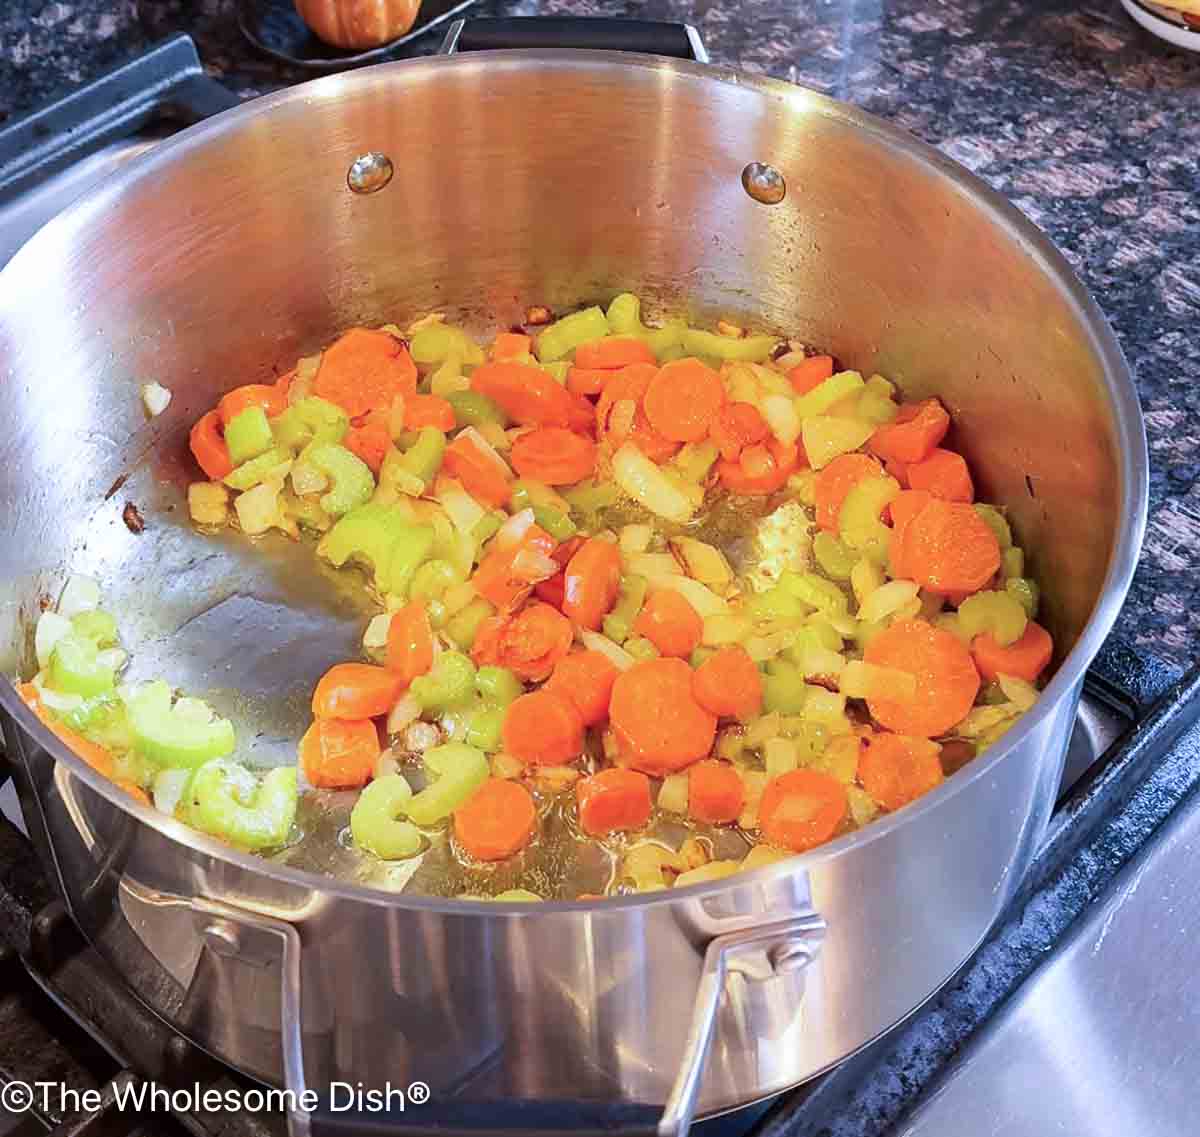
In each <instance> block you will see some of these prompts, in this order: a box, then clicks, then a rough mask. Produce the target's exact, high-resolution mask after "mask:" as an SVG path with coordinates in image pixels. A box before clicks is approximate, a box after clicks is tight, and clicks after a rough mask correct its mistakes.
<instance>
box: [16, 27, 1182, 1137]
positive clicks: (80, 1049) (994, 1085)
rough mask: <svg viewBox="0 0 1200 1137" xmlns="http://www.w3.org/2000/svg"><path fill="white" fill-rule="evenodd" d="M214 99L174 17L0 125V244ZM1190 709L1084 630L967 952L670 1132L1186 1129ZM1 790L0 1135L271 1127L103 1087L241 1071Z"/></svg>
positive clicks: (812, 1136)
mask: <svg viewBox="0 0 1200 1137" xmlns="http://www.w3.org/2000/svg"><path fill="white" fill-rule="evenodd" d="M235 101H236V100H235V99H234V98H233V97H232V96H231V95H229V93H228V92H226V91H224V90H223V89H222V88H220V86H219V85H218V84H216V83H215V82H214V81H212V80H210V79H207V78H206V77H205V76H204V75H203V71H202V69H201V67H200V62H199V59H198V57H197V56H196V52H195V48H194V46H193V45H192V43H191V41H190V40H188V39H187V37H183V36H181V37H177V38H176V39H174V40H171V41H168V42H167V43H165V44H163V45H160V46H159V47H158V48H156V49H155V50H154V51H152V52H151V53H150V54H148V55H147V56H145V57H143V58H142V59H141V60H138V61H135V62H134V63H132V64H129V65H127V66H126V67H123V68H121V69H119V70H118V71H117V72H115V73H113V74H112V75H110V76H108V77H106V78H104V79H101V80H99V81H97V83H95V84H92V85H90V86H89V87H86V88H82V89H81V90H80V91H79V92H76V93H75V94H74V95H72V96H71V97H70V98H69V99H67V100H65V101H64V102H63V103H59V104H55V105H54V106H52V107H50V108H47V109H46V110H44V111H42V112H38V113H37V114H36V115H34V116H31V119H27V120H22V121H19V122H16V123H13V124H11V125H10V126H7V127H5V128H4V129H3V130H0V266H3V265H4V264H5V263H7V261H8V260H9V259H10V257H11V256H12V254H13V253H14V252H15V251H16V250H17V249H18V248H19V247H20V246H21V245H22V244H23V243H24V241H25V240H26V239H28V237H30V236H31V235H32V234H33V233H34V232H35V231H36V230H37V229H38V228H39V227H40V226H41V225H42V224H44V223H45V222H46V221H48V220H49V219H50V218H52V217H53V216H54V215H55V214H57V213H58V212H59V211H61V210H62V209H63V208H64V207H65V206H66V205H67V204H69V203H70V202H71V201H72V200H74V199H75V198H76V197H77V196H79V195H80V194H81V193H82V192H84V191H85V190H86V189H88V188H89V187H90V186H91V185H93V184H94V183H95V182H96V181H98V180H99V179H101V178H103V177H104V176H105V175H107V174H108V173H111V172H112V171H113V170H115V169H117V168H118V167H119V166H121V165H122V164H124V163H125V162H127V161H129V160H131V159H133V158H136V157H137V156H138V155H140V154H142V153H144V152H145V151H146V150H148V149H149V148H151V147H152V146H154V145H156V144H157V143H158V142H160V141H161V140H162V139H163V138H165V137H167V136H169V135H170V134H171V133H172V132H173V130H174V129H175V128H176V123H177V122H178V121H185V122H186V121H189V120H195V119H198V118H200V117H203V116H205V115H206V114H209V113H213V112H215V111H217V110H220V109H224V108H225V107H227V106H229V105H232V104H233V103H234V102H235ZM1198 710H1200V669H1198V670H1197V671H1195V672H1192V673H1189V674H1188V675H1186V676H1183V677H1180V675H1179V673H1178V671H1177V670H1175V669H1172V668H1170V667H1168V666H1166V665H1164V664H1161V663H1159V662H1158V661H1156V660H1155V659H1153V658H1149V657H1144V656H1140V655H1138V654H1137V653H1135V652H1132V651H1129V650H1127V649H1125V648H1123V647H1122V646H1121V645H1120V644H1117V643H1111V642H1110V644H1108V645H1106V647H1105V649H1104V651H1103V652H1102V653H1101V656H1100V658H1099V659H1098V660H1097V662H1096V665H1095V666H1094V667H1093V669H1092V671H1091V672H1090V673H1089V676H1088V679H1087V682H1086V685H1085V692H1084V695H1083V698H1082V700H1081V703H1080V709H1079V718H1078V721H1077V725H1076V729H1075V732H1074V734H1073V736H1072V740H1071V747H1070V752H1069V754H1068V758H1067V763H1066V770H1065V773H1064V778H1063V786H1062V796H1061V799H1060V801H1059V804H1058V808H1057V810H1056V812H1055V814H1054V817H1053V820H1052V822H1051V827H1050V830H1049V833H1048V834H1047V838H1046V841H1045V843H1044V845H1043V847H1042V849H1041V851H1040V852H1039V854H1038V856H1037V859H1036V860H1035V862H1034V865H1033V868H1032V869H1031V871H1030V875H1029V877H1028V879H1027V880H1026V882H1025V885H1024V887H1023V889H1022V891H1021V892H1020V893H1019V894H1018V896H1017V897H1016V898H1015V899H1014V901H1013V903H1012V905H1011V906H1010V908H1009V910H1008V912H1007V913H1006V915H1005V916H1004V917H1002V918H1001V920H1000V921H999V923H998V925H997V927H996V928H995V929H994V930H993V932H992V934H991V936H990V937H989V938H988V940H987V941H986V942H985V943H984V944H983V945H982V946H981V947H980V949H979V950H978V951H977V952H976V954H975V955H974V956H973V958H972V959H971V960H970V961H968V962H967V964H965V965H964V967H963V968H962V970H961V971H960V973H959V974H958V975H957V976H956V977H955V978H954V979H953V980H951V982H950V983H949V984H947V986H946V987H945V988H944V989H943V990H942V991H941V992H940V993H939V994H938V995H936V996H935V997H934V998H933V999H932V1000H930V1002H929V1003H928V1004H927V1005H926V1006H925V1007H924V1008H922V1009H921V1010H919V1011H918V1012H917V1013H915V1014H914V1016H912V1018H910V1019H909V1021H908V1022H906V1023H904V1024H901V1025H900V1026H898V1027H896V1028H895V1029H894V1030H892V1031H891V1032H889V1033H888V1034H887V1035H885V1036H884V1037H883V1038H881V1039H879V1040H877V1041H876V1042H875V1043H873V1044H872V1045H871V1046H869V1047H867V1048H866V1049H865V1050H863V1051H862V1052H860V1053H859V1054H858V1055H856V1056H854V1057H853V1058H851V1059H849V1060H847V1061H846V1062H845V1063H843V1064H842V1065H841V1066H840V1067H838V1068H837V1069H836V1070H834V1071H833V1072H831V1073H829V1074H826V1075H825V1076H824V1077H822V1078H819V1079H816V1080H814V1081H813V1082H810V1083H808V1084H807V1085H805V1086H803V1087H801V1088H799V1089H798V1090H795V1091H793V1092H792V1093H790V1094H786V1095H783V1096H781V1097H780V1098H777V1099H775V1100H774V1101H773V1102H767V1103H761V1104H759V1105H757V1106H752V1107H748V1108H746V1109H743V1110H740V1111H738V1112H736V1113H734V1114H730V1115H727V1116H726V1117H723V1118H716V1119H713V1120H710V1121H706V1122H702V1123H700V1124H697V1125H696V1126H694V1127H693V1133H695V1134H696V1135H697V1137H741V1135H743V1134H745V1135H747V1137H784V1135H787V1137H818V1135H825V1137H884V1135H888V1134H893V1135H895V1134H919V1135H921V1137H942V1135H943V1134H945V1135H946V1137H949V1135H951V1134H955V1135H957V1134H960V1133H962V1132H964V1131H969V1132H983V1131H985V1129H986V1131H989V1132H991V1131H997V1132H998V1131H1000V1130H1001V1129H1003V1131H1004V1132H1006V1133H1014V1134H1018V1135H1024V1134H1031V1135H1032V1134H1043V1133H1051V1132H1053V1133H1071V1134H1074V1133H1088V1134H1100V1135H1107V1134H1110V1133H1111V1134H1112V1135H1113V1137H1117V1134H1120V1135H1121V1137H1130V1135H1132V1134H1140V1133H1151V1132H1153V1133H1155V1134H1162V1135H1169V1134H1174V1133H1179V1134H1181V1135H1182V1134H1183V1133H1185V1132H1186V1133H1189V1134H1190V1133H1191V1132H1192V1131H1193V1130H1194V1125H1192V1124H1191V1119H1190V1118H1189V1117H1188V1115H1187V1113H1186V1105H1187V1104H1188V1102H1187V1099H1188V1097H1189V1095H1190V1093H1191V1088H1192V1086H1193V1085H1194V1084H1195V1082H1196V1079H1197V1076H1200V1056H1197V1054H1196V1052H1195V1048H1194V1046H1191V1045H1190V1043H1191V1042H1192V1040H1194V1038H1195V1037H1196V1034H1197V1029H1196V1027H1197V1025H1198V1024H1197V1022H1196V1019H1197V1017H1200V1010H1196V1011H1194V1010H1193V1009H1192V1008H1193V1007H1195V1008H1200V979H1196V978H1195V977H1194V972H1195V969H1194V967H1192V966H1191V958H1192V954H1191V948H1192V944H1193V942H1194V935H1192V934H1191V930H1192V928H1193V926H1194V921H1193V920H1192V919H1191V910H1192V909H1194V907H1195V906H1194V904H1193V903H1191V902H1192V900H1193V893H1194V886H1193V885H1192V884H1191V881H1192V879H1193V876H1194V873H1189V872H1188V871H1187V869H1188V865H1187V863H1186V860H1185V859H1183V860H1181V857H1183V855H1185V854H1186V853H1187V852H1188V851H1189V850H1190V849H1191V846H1192V843H1193V842H1197V841H1200V805H1197V804H1196V803H1194V802H1185V800H1184V799H1185V798H1187V797H1188V795H1190V793H1191V791H1192V789H1193V787H1194V786H1195V785H1196V784H1197V783H1200V730H1197V729H1194V726H1193V724H1194V721H1195V718H1196V715H1197V711H1198ZM1181 803H1182V804H1181ZM0 806H2V807H3V810H4V816H3V817H0V1137H5V1135H6V1134H10V1133H16V1134H20V1135H21V1137H25V1135H27V1134H34V1133H43V1132H47V1131H53V1132H54V1133H56V1134H57V1133H61V1134H87V1135H92V1134H96V1135H99V1134H105V1135H107V1134H134V1133H143V1132H145V1133H155V1134H170V1135H174V1134H184V1133H188V1134H192V1135H194V1137H204V1135H212V1137H217V1135H218V1134H220V1135H225V1134H234V1135H247V1137H259V1135H261V1137H276V1135H282V1134H284V1133H285V1132H286V1126H285V1123H284V1120H283V1118H282V1116H281V1115H280V1114H279V1113H277V1112H271V1111H260V1112H254V1113H250V1112H246V1111H244V1110H243V1111H241V1112H236V1113H230V1112H221V1113H211V1114H204V1113H199V1112H196V1111H191V1110H187V1109H178V1110H174V1111H171V1110H168V1111H166V1112H155V1113H154V1114H152V1115H139V1114H138V1113H137V1112H136V1111H130V1110H126V1109H119V1108H118V1106H117V1100H118V1097H119V1096H120V1094H122V1093H125V1092H128V1091H129V1089H130V1088H136V1087H137V1086H138V1085H140V1084H141V1083H143V1082H149V1081H152V1082H154V1083H155V1084H156V1085H159V1086H164V1087H171V1086H179V1087H185V1086H186V1087H193V1086H194V1085H197V1084H198V1085H200V1086H201V1087H202V1088H212V1089H216V1090H218V1091H223V1090H225V1089H231V1088H232V1089H242V1090H245V1089H247V1088H249V1087H250V1086H251V1084H252V1083H250V1082H249V1081H248V1080H247V1079H246V1078H244V1077H243V1076H242V1075H240V1074H237V1073H235V1072H233V1071H231V1070H230V1069H228V1068H227V1067H225V1066H223V1065H222V1064H220V1063H219V1062H217V1061H216V1060H214V1059H212V1058H210V1057H209V1056H207V1055H206V1054H204V1053H202V1052H200V1051H199V1050H198V1049H197V1048H196V1047H194V1046H193V1045H192V1044H191V1043H190V1042H188V1041H187V1040H186V1039H184V1038H182V1037H180V1036H179V1035H177V1034H175V1033H174V1032H173V1031H172V1030H171V1029H170V1028H168V1027H167V1026H166V1025H165V1024H164V1023H162V1022H161V1021H160V1020H159V1019H158V1018H157V1017H156V1016H154V1015H153V1014H152V1013H151V1012H150V1011H148V1010H147V1009H145V1008H144V1007H143V1006H142V1004H141V1003H140V1002H139V1001H138V1000H136V999H135V998H134V997H132V996H131V995H130V994H129V993H128V992H127V991H126V989H125V988H124V986H123V984H122V983H121V982H120V981H119V980H118V979H117V977H116V976H115V974H114V973H113V972H112V971H111V970H110V969H109V968H108V966H107V964H105V962H104V961H103V960H102V959H101V958H100V957H99V955H98V954H97V953H96V952H95V951H94V950H93V949H92V948H90V947H89V946H88V945H87V944H86V943H85V942H84V941H83V939H82V937H81V936H80V934H79V933H78V931H77V930H76V929H75V927H74V925H73V924H72V923H71V921H70V919H69V918H68V917H67V915H66V913H65V910H64V909H63V907H62V905H61V903H60V902H59V901H58V900H57V899H56V898H55V895H54V892H53V889H52V886H51V884H50V883H49V881H48V880H47V879H46V878H45V876H44V874H43V872H42V870H41V867H40V863H39V861H38V859H37V858H36V856H35V854H34V852H33V850H32V848H31V847H30V845H29V843H28V841H27V840H26V838H25V837H24V835H23V832H22V831H21V827H20V817H19V810H18V809H17V807H16V800H15V796H14V795H13V793H12V789H11V785H7V786H5V787H4V788H3V790H2V791H0ZM1192 987H1195V988H1196V991H1195V994H1196V998H1194V999H1189V998H1188V997H1187V993H1188V991H1189V990H1190V989H1191V988H1192ZM1193 1066H1195V1067H1196V1069H1194V1070H1193V1069H1192V1068H1191V1067H1193ZM1185 1067H1186V1069H1185ZM1147 1071H1162V1072H1160V1073H1147ZM39 1081H41V1082H53V1083H56V1084H58V1083H61V1084H62V1085H64V1086H66V1087H67V1088H68V1089H69V1090H70V1091H76V1092H75V1093H74V1094H72V1093H68V1094H66V1095H59V1094H58V1092H57V1090H56V1091H55V1092H54V1093H52V1094H50V1095H49V1096H47V1097H45V1098H39V1099H38V1100H35V1101H34V1103H33V1104H32V1107H30V1108H3V1106H4V1104H5V1102H7V1104H8V1106H10V1107H11V1106H13V1104H14V1100H13V1099H12V1098H11V1096H9V1097H6V1094H5V1089H6V1088H7V1089H8V1090H10V1091H11V1088H12V1087H13V1086H14V1085H15V1084H16V1083H28V1084H31V1085H32V1084H35V1083H37V1082H39ZM1130 1086H1133V1087H1135V1089H1136V1090H1137V1092H1133V1093H1131V1092H1128V1091H1127V1089H1125V1088H1126V1087H1130ZM83 1091H98V1096H96V1095H93V1097H92V1098H90V1099H85V1097H84V1095H83ZM16 1104H17V1105H18V1106H20V1105H21V1104H22V1103H20V1102H17V1103H16ZM966 1117H974V1118H977V1119H978V1121H977V1123H975V1124H966V1123H964V1118H966Z"/></svg>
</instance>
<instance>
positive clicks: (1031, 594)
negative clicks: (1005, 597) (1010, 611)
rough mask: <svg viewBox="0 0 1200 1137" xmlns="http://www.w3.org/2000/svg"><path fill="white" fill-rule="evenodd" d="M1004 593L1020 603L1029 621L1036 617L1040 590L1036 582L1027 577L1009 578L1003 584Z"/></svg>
mask: <svg viewBox="0 0 1200 1137" xmlns="http://www.w3.org/2000/svg"><path fill="white" fill-rule="evenodd" d="M1004 591H1005V592H1007V593H1008V594H1009V595H1010V596H1015V597H1016V598H1017V600H1019V601H1020V603H1021V607H1022V608H1024V609H1025V615H1026V616H1028V617H1029V618H1030V619H1031V620H1032V619H1034V617H1036V616H1037V613H1038V601H1039V599H1040V598H1041V590H1040V589H1039V588H1038V584H1037V581H1036V580H1031V579H1030V578H1029V577H1027V576H1010V577H1009V578H1008V580H1006V581H1005V582H1004Z"/></svg>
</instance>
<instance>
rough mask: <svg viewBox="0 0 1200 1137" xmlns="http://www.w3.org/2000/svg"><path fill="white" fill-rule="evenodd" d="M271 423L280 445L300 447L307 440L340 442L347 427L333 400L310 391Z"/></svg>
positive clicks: (343, 413) (289, 447)
mask: <svg viewBox="0 0 1200 1137" xmlns="http://www.w3.org/2000/svg"><path fill="white" fill-rule="evenodd" d="M272 427H273V429H274V432H275V441H276V442H277V443H278V444H279V445H280V446H284V447H287V449H289V450H302V449H303V448H304V447H305V446H307V445H308V444H309V443H310V442H341V440H342V439H343V438H344V437H345V435H346V431H347V430H349V429H350V419H349V418H348V417H347V416H346V412H345V411H344V410H342V408H341V407H339V406H338V405H337V404H336V403H330V402H328V401H327V400H325V399H319V398H317V397H316V396H315V395H310V396H309V397H308V398H305V399H299V400H297V401H296V402H295V403H293V404H292V405H291V406H290V407H288V408H287V410H285V411H284V412H283V414H281V415H279V416H278V417H277V418H276V419H275V421H274V422H273V423H272Z"/></svg>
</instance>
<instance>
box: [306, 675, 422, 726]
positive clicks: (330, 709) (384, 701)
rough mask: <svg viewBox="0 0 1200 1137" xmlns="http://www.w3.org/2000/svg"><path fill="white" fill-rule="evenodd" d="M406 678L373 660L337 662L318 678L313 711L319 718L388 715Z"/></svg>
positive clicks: (358, 717)
mask: <svg viewBox="0 0 1200 1137" xmlns="http://www.w3.org/2000/svg"><path fill="white" fill-rule="evenodd" d="M404 686H405V683H404V680H403V679H401V678H400V676H399V675H397V674H396V673H395V672H394V671H389V670H388V669H387V668H386V667H376V666H375V665H374V664H373V663H336V664H334V665H333V667H331V668H330V669H329V670H328V671H326V672H325V674H324V675H322V676H321V678H320V679H319V680H318V682H317V686H316V690H314V691H313V697H312V712H313V714H314V715H315V716H316V717H317V718H319V719H369V718H374V717H375V716H376V715H386V714H387V713H388V711H390V710H391V709H392V704H393V703H395V701H396V700H397V699H398V698H399V697H400V693H401V691H403V690H404Z"/></svg>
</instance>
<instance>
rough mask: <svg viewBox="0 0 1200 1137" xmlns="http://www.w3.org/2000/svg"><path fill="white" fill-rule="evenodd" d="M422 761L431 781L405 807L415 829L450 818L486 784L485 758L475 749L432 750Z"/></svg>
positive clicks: (449, 745)
mask: <svg viewBox="0 0 1200 1137" xmlns="http://www.w3.org/2000/svg"><path fill="white" fill-rule="evenodd" d="M414 686H415V683H414ZM423 761H424V765H425V769H426V770H427V771H428V772H429V773H431V774H433V775H434V780H433V781H431V782H430V784H429V785H428V786H427V787H426V788H425V789H423V790H422V791H421V792H420V793H419V794H417V795H415V796H414V797H413V799H412V800H411V801H410V802H409V803H408V816H409V817H410V818H411V819H412V820H413V821H415V822H416V823H417V824H418V825H433V824H435V823H436V822H438V821H441V820H442V819H443V818H446V817H449V816H450V814H451V813H453V812H454V810H456V809H457V808H458V807H459V806H460V805H463V804H464V803H465V802H466V800H467V799H468V798H469V797H470V796H471V795H472V794H473V793H474V792H475V791H476V790H477V789H478V788H479V787H480V786H481V785H483V783H484V782H485V781H487V777H488V762H487V758H486V757H485V756H484V754H483V752H482V751H480V750H478V749H476V748H475V747H474V746H466V745H464V744H463V743H460V742H449V743H446V744H445V745H443V746H435V747H433V748H432V749H430V750H426V751H425V755H424V759H423Z"/></svg>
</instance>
